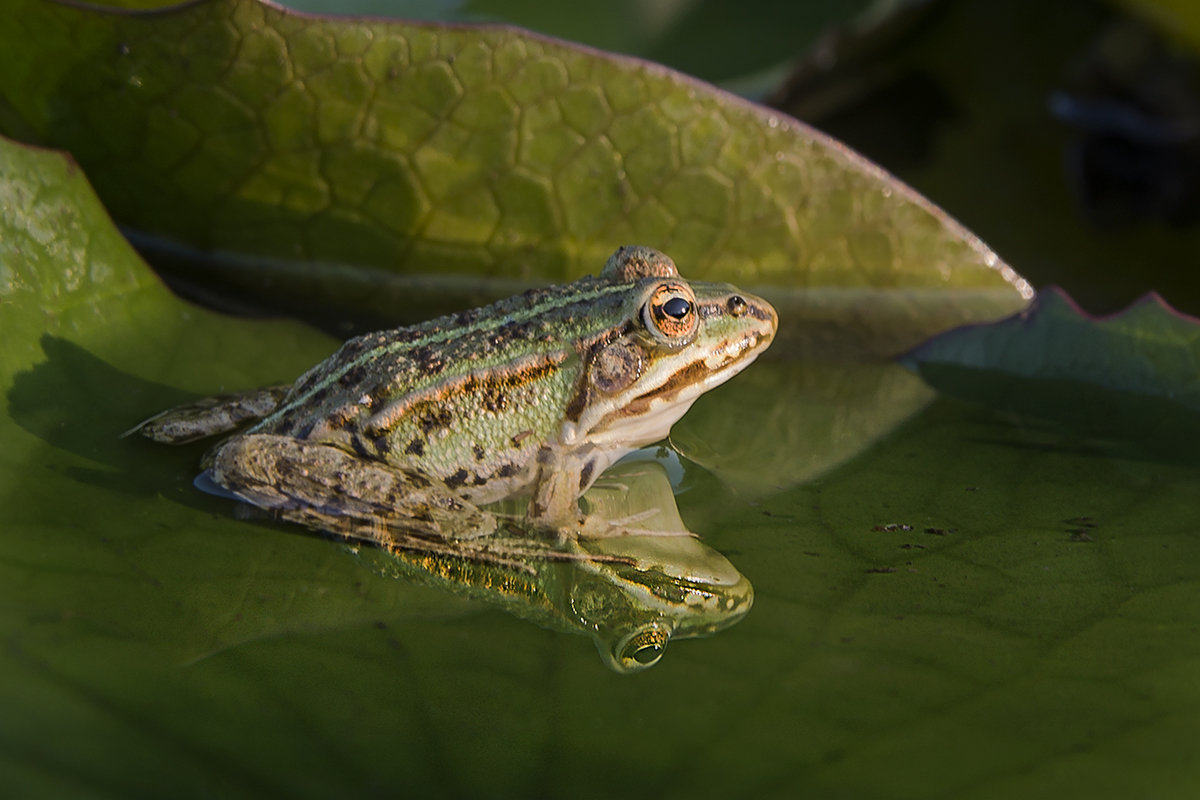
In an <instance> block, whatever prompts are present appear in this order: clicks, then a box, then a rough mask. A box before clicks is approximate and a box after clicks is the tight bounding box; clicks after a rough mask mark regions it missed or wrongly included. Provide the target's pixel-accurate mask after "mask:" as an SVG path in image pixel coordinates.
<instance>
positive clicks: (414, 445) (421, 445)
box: [404, 439, 425, 456]
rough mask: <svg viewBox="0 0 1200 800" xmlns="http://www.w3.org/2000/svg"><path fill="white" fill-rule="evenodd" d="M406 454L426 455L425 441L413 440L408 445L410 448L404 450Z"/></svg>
mask: <svg viewBox="0 0 1200 800" xmlns="http://www.w3.org/2000/svg"><path fill="white" fill-rule="evenodd" d="M404 454H405V455H409V456H423V455H425V440H424V439H413V440H412V441H411V442H409V443H408V447H406V448H404Z"/></svg>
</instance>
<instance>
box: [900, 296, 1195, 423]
mask: <svg viewBox="0 0 1200 800" xmlns="http://www.w3.org/2000/svg"><path fill="white" fill-rule="evenodd" d="M901 362H902V363H903V364H905V365H906V366H908V367H909V368H911V369H913V370H914V371H916V372H918V373H919V374H920V375H921V376H922V377H923V378H925V380H926V381H928V382H929V383H930V384H931V385H932V386H934V387H935V388H937V389H939V390H940V391H943V392H946V393H947V394H951V395H955V396H957V397H962V398H965V399H969V400H973V401H975V402H980V403H985V404H987V405H990V406H993V407H997V408H1002V409H1006V410H1012V411H1018V412H1022V413H1025V414H1030V415H1033V416H1038V417H1044V418H1051V419H1058V420H1064V421H1067V422H1069V423H1071V424H1073V425H1075V426H1077V427H1080V428H1082V429H1084V430H1086V431H1087V432H1090V433H1099V434H1105V433H1108V434H1122V435H1129V434H1137V435H1139V436H1146V435H1150V436H1153V437H1154V438H1156V439H1159V440H1161V441H1163V442H1180V441H1181V440H1182V441H1187V442H1189V445H1188V446H1191V445H1192V444H1194V442H1195V439H1194V438H1192V437H1193V435H1194V434H1195V433H1197V432H1198V431H1200V378H1198V376H1200V321H1198V320H1196V319H1194V318H1192V317H1189V316H1186V315H1184V314H1180V313H1179V312H1177V311H1175V310H1174V309H1172V308H1171V307H1170V306H1168V305H1167V304H1166V303H1165V302H1164V301H1163V300H1162V298H1160V297H1158V296H1157V295H1153V294H1152V295H1147V296H1146V297H1144V298H1143V299H1142V300H1140V301H1138V302H1137V303H1135V304H1134V305H1132V306H1130V307H1129V308H1128V309H1127V310H1125V311H1124V312H1122V313H1120V314H1115V315H1112V316H1110V317H1102V318H1096V317H1091V316H1089V315H1087V314H1085V313H1084V312H1083V311H1081V310H1080V308H1079V307H1078V306H1076V305H1075V304H1074V303H1073V302H1071V300H1070V299H1069V298H1068V297H1067V296H1066V295H1065V294H1064V293H1063V292H1062V291H1061V290H1058V289H1050V290H1046V291H1043V292H1040V293H1039V294H1038V295H1037V297H1036V299H1035V300H1034V302H1033V303H1032V304H1031V305H1030V306H1029V308H1028V309H1026V310H1025V311H1022V312H1020V313H1018V314H1016V315H1014V316H1012V317H1009V318H1008V319H1004V320H1001V321H999V322H995V323H991V324H986V325H970V326H965V327H962V328H958V329H955V330H952V331H948V332H946V333H944V334H941V335H939V336H936V337H934V338H933V339H931V340H930V341H928V342H926V343H925V344H922V345H921V346H919V347H917V348H916V349H914V350H912V351H911V352H909V353H907V354H906V355H904V356H903V357H902V358H901Z"/></svg>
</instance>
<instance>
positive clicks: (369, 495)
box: [136, 247, 776, 537]
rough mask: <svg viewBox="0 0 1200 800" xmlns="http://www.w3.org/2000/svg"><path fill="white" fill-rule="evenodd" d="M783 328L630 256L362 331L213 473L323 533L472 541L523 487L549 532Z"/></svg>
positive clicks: (195, 424) (166, 432) (214, 423)
mask: <svg viewBox="0 0 1200 800" xmlns="http://www.w3.org/2000/svg"><path fill="white" fill-rule="evenodd" d="M775 328H776V316H775V312H774V309H772V308H771V306H770V305H769V304H767V303H766V302H765V301H763V300H761V299H759V298H757V297H754V296H753V295H748V294H744V293H741V292H739V291H738V290H736V289H734V288H733V287H731V286H728V285H725V284H706V283H694V284H693V283H688V282H687V281H685V280H683V279H682V278H681V277H679V274H678V271H677V270H676V268H675V265H674V263H673V262H672V261H671V260H670V259H669V258H667V257H666V256H664V255H663V254H661V253H659V252H657V251H655V250H651V249H649V248H644V247H625V248H621V249H620V250H618V251H617V252H616V253H614V254H613V256H612V257H611V258H610V259H609V262H608V263H607V264H606V266H605V268H604V270H603V271H602V272H601V274H600V275H599V276H598V277H587V278H583V279H581V280H579V281H576V282H574V283H571V284H568V285H565V286H555V287H549V288H547V289H542V290H537V291H530V292H526V293H525V294H523V295H520V296H518V297H513V298H510V299H508V300H504V301H501V302H499V303H496V304H494V305H492V306H487V307H485V308H480V309H475V310H472V311H466V312H463V313H461V314H456V315H452V316H448V317H442V318H439V319H436V320H432V321H430V322H427V323H425V324H423V325H416V326H412V327H406V328H398V329H395V330H391V331H384V332H380V333H375V334H368V335H366V336H360V337H357V338H355V339H351V340H350V341H348V342H347V343H346V344H345V345H343V346H342V348H341V349H340V350H338V352H336V353H335V354H334V355H332V356H331V357H330V358H328V359H327V360H325V361H324V362H322V363H321V364H318V365H317V366H315V367H314V368H313V369H311V370H309V371H308V372H307V373H305V374H304V375H303V376H301V377H300V378H299V380H297V381H296V383H295V385H294V386H293V387H292V388H291V389H290V390H289V391H288V392H287V393H286V394H285V395H283V396H282V399H280V400H279V402H278V405H277V406H274V407H272V408H270V409H269V411H268V412H267V413H264V414H262V415H261V416H262V419H261V420H260V421H259V422H258V423H257V424H256V425H254V426H253V427H252V428H251V429H250V430H249V431H247V432H246V433H243V434H240V435H236V436H234V437H233V438H231V439H230V440H228V441H226V442H225V443H223V444H221V445H219V446H218V447H217V448H216V449H215V450H214V451H213V452H212V454H211V455H210V456H209V457H208V460H207V470H208V473H207V474H208V477H209V478H210V479H211V480H212V481H213V482H215V483H216V484H217V485H219V486H220V487H223V488H224V489H226V490H228V491H229V492H232V493H233V494H235V495H237V496H238V497H240V498H241V499H243V500H246V501H248V502H250V503H253V504H254V505H257V506H260V507H263V508H270V509H274V510H277V511H279V512H280V513H281V514H283V515H284V516H286V517H288V518H290V519H294V520H296V521H299V522H303V523H305V524H309V525H315V526H318V527H323V528H325V529H337V528H338V527H339V526H344V524H345V521H346V520H348V519H349V520H361V521H364V522H367V523H373V524H379V525H382V526H385V527H386V526H391V525H402V524H407V525H409V526H411V527H415V528H417V529H419V530H421V531H422V532H423V533H427V534H433V535H439V536H444V537H473V536H478V535H481V534H486V533H489V532H491V530H493V529H494V527H495V523H494V521H493V520H492V518H491V517H490V516H489V515H486V514H482V513H480V512H479V511H478V509H477V508H476V505H477V504H483V503H490V502H494V501H497V500H502V499H506V498H509V497H513V496H516V495H521V494H529V495H531V499H530V502H529V507H528V514H527V516H528V518H529V520H530V521H531V522H533V523H534V524H535V525H537V526H539V527H545V528H563V527H567V526H570V525H573V524H577V523H578V521H579V520H578V507H577V505H576V502H575V501H576V499H577V498H578V496H579V495H580V494H582V493H583V492H584V491H586V490H587V488H588V487H589V486H590V485H591V484H592V482H593V481H595V479H596V478H597V477H598V476H599V475H600V473H601V472H603V471H604V469H606V468H607V467H608V466H609V465H610V464H611V463H613V462H614V461H615V460H617V459H618V458H620V456H621V455H623V454H624V453H626V452H628V451H629V450H631V449H634V448H637V447H640V446H642V445H645V444H648V443H650V442H653V441H657V440H658V439H661V438H663V437H664V436H665V435H666V434H667V432H668V431H669V430H670V426H671V424H673V423H674V421H675V420H677V419H678V418H679V417H680V416H682V414H683V413H684V412H686V411H687V409H688V408H689V407H690V405H691V403H692V402H693V401H694V400H695V398H696V397H697V396H699V395H700V394H701V393H703V392H704V391H707V390H708V389H710V388H712V387H713V386H716V385H718V384H720V383H723V382H724V381H725V380H728V378H730V377H732V376H733V375H735V374H736V373H737V372H739V371H740V370H741V369H743V368H744V367H745V366H746V365H748V364H749V363H750V362H751V361H753V359H754V358H755V357H756V356H757V355H758V353H759V352H761V351H762V350H763V349H765V347H766V346H767V345H768V344H769V343H770V341H771V338H772V337H773V336H774V333H775ZM279 394H280V393H279V391H278V389H271V390H264V391H261V392H258V393H249V394H246V395H238V396H231V397H226V398H223V399H216V400H205V401H201V402H200V403H197V404H193V405H192V406H189V407H185V408H181V409H176V410H173V411H170V412H164V414H160V415H158V416H157V417H155V418H153V419H151V420H148V421H147V422H146V423H144V424H143V425H142V426H140V427H139V428H138V429H136V430H140V432H141V433H143V434H144V435H147V436H150V437H151V438H155V439H158V440H160V441H189V440H192V439H195V438H198V437H199V436H203V435H210V434H212V433H217V432H220V431H222V430H228V429H229V427H230V421H231V420H233V419H235V418H237V417H239V416H245V415H246V414H247V413H248V412H247V409H248V408H261V407H262V404H264V403H266V402H267V401H268V400H270V399H271V398H277V397H279ZM235 412H236V413H235Z"/></svg>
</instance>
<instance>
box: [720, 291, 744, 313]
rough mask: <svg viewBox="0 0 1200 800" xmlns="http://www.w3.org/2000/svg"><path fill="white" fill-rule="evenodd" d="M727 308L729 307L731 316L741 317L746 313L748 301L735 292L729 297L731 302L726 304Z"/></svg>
mask: <svg viewBox="0 0 1200 800" xmlns="http://www.w3.org/2000/svg"><path fill="white" fill-rule="evenodd" d="M725 308H726V309H728V311H729V314H730V316H734V317H740V316H741V315H742V314H745V313H746V301H745V300H743V299H742V298H741V297H740V296H739V295H736V294H735V295H734V296H733V297H731V298H729V302H728V303H726V304H725Z"/></svg>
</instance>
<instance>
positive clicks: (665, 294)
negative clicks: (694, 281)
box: [642, 283, 699, 344]
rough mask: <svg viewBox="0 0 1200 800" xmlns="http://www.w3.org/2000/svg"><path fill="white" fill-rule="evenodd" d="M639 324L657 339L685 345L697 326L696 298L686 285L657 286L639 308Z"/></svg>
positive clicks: (669, 284) (667, 284) (668, 284)
mask: <svg viewBox="0 0 1200 800" xmlns="http://www.w3.org/2000/svg"><path fill="white" fill-rule="evenodd" d="M642 320H643V322H644V323H645V325H646V328H647V330H649V331H650V332H651V333H653V334H654V335H655V336H657V337H658V338H660V339H666V340H667V341H668V342H671V343H676V344H678V343H682V342H684V341H687V340H688V339H690V337H691V336H692V334H694V333H695V332H696V326H697V325H698V324H699V315H698V314H697V313H696V298H695V297H694V296H693V295H692V290H691V289H690V288H689V287H688V286H687V285H686V284H680V283H664V284H660V285H659V286H658V287H656V288H655V289H654V291H653V292H652V293H651V294H650V299H649V300H647V301H646V305H645V306H644V307H643V308H642Z"/></svg>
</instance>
